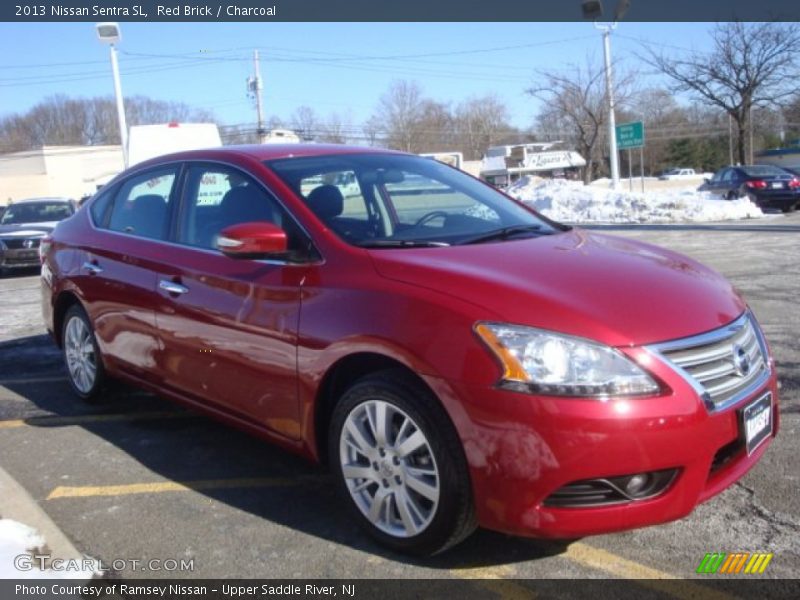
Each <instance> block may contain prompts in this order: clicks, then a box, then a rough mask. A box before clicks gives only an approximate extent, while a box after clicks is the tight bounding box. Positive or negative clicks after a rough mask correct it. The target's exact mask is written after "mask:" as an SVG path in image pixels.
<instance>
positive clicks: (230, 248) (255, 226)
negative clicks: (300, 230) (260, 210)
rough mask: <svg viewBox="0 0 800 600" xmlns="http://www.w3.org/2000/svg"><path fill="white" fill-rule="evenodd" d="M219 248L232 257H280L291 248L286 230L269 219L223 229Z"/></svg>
mask: <svg viewBox="0 0 800 600" xmlns="http://www.w3.org/2000/svg"><path fill="white" fill-rule="evenodd" d="M216 246H217V250H219V251H220V252H222V253H223V254H224V255H225V256H229V257H230V258H244V259H258V258H278V257H280V256H282V255H285V254H286V253H287V251H288V248H289V242H288V239H287V237H286V232H285V231H284V230H283V229H281V228H280V227H278V226H277V225H275V224H274V223H270V222H269V221H253V222H250V223H239V224H237V225H231V226H230V227H226V228H225V229H223V230H222V231H221V232H220V234H219V237H217V243H216Z"/></svg>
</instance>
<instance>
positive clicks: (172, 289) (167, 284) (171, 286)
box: [158, 279, 189, 294]
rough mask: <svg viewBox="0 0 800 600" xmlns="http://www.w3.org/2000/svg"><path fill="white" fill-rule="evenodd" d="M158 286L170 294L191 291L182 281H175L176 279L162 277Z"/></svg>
mask: <svg viewBox="0 0 800 600" xmlns="http://www.w3.org/2000/svg"><path fill="white" fill-rule="evenodd" d="M158 287H159V288H160V289H162V290H164V291H165V292H167V293H168V294H185V293H186V292H188V291H189V288H187V287H186V286H184V285H181V284H180V283H175V282H174V281H167V280H166V279H162V280H161V281H159V282H158Z"/></svg>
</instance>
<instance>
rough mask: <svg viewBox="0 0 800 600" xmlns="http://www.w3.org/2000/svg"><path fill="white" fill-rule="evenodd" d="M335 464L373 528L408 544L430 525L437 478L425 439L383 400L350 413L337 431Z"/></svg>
mask: <svg viewBox="0 0 800 600" xmlns="http://www.w3.org/2000/svg"><path fill="white" fill-rule="evenodd" d="M339 459H340V461H341V467H342V475H343V476H344V480H345V484H346V486H347V489H348V491H349V492H350V496H351V497H352V499H353V501H354V502H355V504H356V506H358V508H359V510H360V511H361V513H362V514H363V515H364V516H365V517H366V518H367V519H369V521H370V522H371V523H372V524H373V525H374V526H375V527H377V528H378V529H380V530H381V531H383V532H384V533H386V534H389V535H391V536H394V537H399V538H409V537H413V536H415V535H418V534H420V533H422V532H423V531H424V530H425V529H426V528H427V527H428V526H429V525H430V523H431V521H432V520H433V518H434V516H435V514H436V508H437V506H438V504H439V494H440V477H439V472H438V468H437V465H436V459H435V457H434V454H433V451H432V450H431V446H430V443H429V442H428V440H427V438H426V437H425V434H424V433H423V432H422V429H420V427H419V425H418V424H417V423H416V422H414V420H413V419H412V418H411V417H409V416H408V415H407V414H406V413H405V412H403V411H402V410H400V409H399V408H398V407H396V406H394V405H393V404H390V403H389V402H385V401H383V400H368V401H366V402H362V403H361V404H359V405H357V406H356V407H354V408H353V410H351V411H350V413H349V414H348V416H347V418H346V420H345V422H344V427H343V428H342V430H341V435H340V438H339Z"/></svg>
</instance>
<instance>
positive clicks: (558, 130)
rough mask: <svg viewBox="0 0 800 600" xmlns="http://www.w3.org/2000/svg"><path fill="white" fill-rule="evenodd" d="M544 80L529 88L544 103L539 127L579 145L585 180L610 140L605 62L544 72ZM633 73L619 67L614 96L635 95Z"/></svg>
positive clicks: (618, 98)
mask: <svg viewBox="0 0 800 600" xmlns="http://www.w3.org/2000/svg"><path fill="white" fill-rule="evenodd" d="M539 77H540V81H538V82H537V83H536V84H535V85H533V86H532V87H531V88H529V89H528V90H527V93H528V94H530V95H531V96H533V97H535V98H538V99H539V100H541V101H542V102H543V104H544V107H545V108H544V109H542V111H541V112H540V113H539V116H538V121H539V129H540V131H541V132H542V133H543V134H545V137H548V138H550V139H562V140H564V141H568V142H570V143H572V144H574V146H575V147H576V149H577V150H578V152H579V153H580V154H581V155H582V156H583V157H584V158H585V159H586V168H585V169H584V172H583V178H584V182H585V183H589V182H590V181H591V180H592V178H593V177H594V175H595V172H596V170H597V167H598V166H599V165H600V164H601V163H602V159H603V152H602V142H603V141H605V139H606V131H605V130H606V125H607V123H608V95H607V93H606V87H605V78H604V71H603V67H602V66H601V65H598V64H595V63H594V62H593V61H591V60H590V61H587V65H586V66H585V67H581V66H573V67H572V68H571V69H569V70H567V71H547V70H545V71H540V72H539ZM632 83H633V74H632V73H625V72H622V71H620V70H619V69H617V70H616V73H615V85H614V99H615V102H616V103H617V105H622V104H625V103H626V102H627V101H628V98H629V97H630V95H631V90H632Z"/></svg>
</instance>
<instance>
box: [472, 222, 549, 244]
mask: <svg viewBox="0 0 800 600" xmlns="http://www.w3.org/2000/svg"><path fill="white" fill-rule="evenodd" d="M541 229H542V226H541V225H513V226H511V227H503V228H502V229H495V230H494V231H489V232H487V233H481V234H480V235H476V236H474V237H469V238H466V239H464V240H461V241H460V242H458V245H459V246H461V245H464V244H480V243H482V242H491V241H493V240H506V239H508V238H510V237H511V236H513V235H517V234H519V233H530V232H535V231H541Z"/></svg>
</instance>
